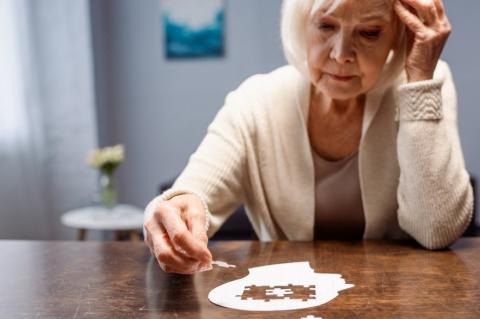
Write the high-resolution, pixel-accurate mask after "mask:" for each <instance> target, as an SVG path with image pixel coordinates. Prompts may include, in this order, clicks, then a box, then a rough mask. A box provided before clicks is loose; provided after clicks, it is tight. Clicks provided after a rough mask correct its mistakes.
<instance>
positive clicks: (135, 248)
mask: <svg viewBox="0 0 480 319" xmlns="http://www.w3.org/2000/svg"><path fill="white" fill-rule="evenodd" d="M209 246H210V249H211V251H212V253H213V255H214V258H215V259H219V260H224V261H227V262H228V263H230V264H235V265H237V267H236V268H229V269H224V268H220V267H216V266H215V267H214V269H213V270H211V271H208V272H204V273H198V274H195V275H192V276H185V275H176V274H167V273H164V272H162V271H161V269H160V268H159V267H158V266H157V264H156V262H155V260H154V259H152V258H151V257H150V252H149V250H148V249H147V248H146V246H145V245H144V244H143V243H139V242H94V241H87V242H73V241H72V242H48V241H45V242H41V241H0V256H1V257H0V258H1V262H0V318H162V319H163V318H165V319H168V318H181V319H184V318H208V319H215V318H235V319H239V318H298V319H300V318H301V317H304V316H307V315H314V316H316V317H322V318H323V319H329V318H480V267H479V266H480V238H462V239H460V240H459V241H458V242H457V243H456V244H455V245H453V246H452V247H451V248H450V249H448V250H443V251H428V250H424V249H422V248H420V247H419V246H417V245H416V244H414V243H395V242H384V241H358V242H340V241H325V242H286V241H279V242H272V243H261V242H256V241H235V242H211V243H210V244H209ZM293 261H309V262H310V265H311V266H312V267H313V268H314V269H315V271H317V272H323V273H340V274H342V275H343V277H344V278H345V280H346V282H347V283H353V284H354V285H355V287H354V288H351V289H347V290H345V291H342V292H340V294H339V296H338V297H337V298H335V299H334V300H333V301H331V302H329V303H327V304H324V305H321V306H319V307H315V308H309V309H303V310H294V311H276V312H248V311H240V310H232V309H227V308H222V307H219V306H216V305H214V304H212V303H210V302H209V301H208V298H207V295H208V292H209V291H210V290H211V289H213V288H214V287H216V286H219V285H221V284H223V283H225V282H228V281H231V280H235V279H239V278H242V277H244V276H246V275H247V274H248V268H251V267H255V266H261V265H268V264H275V263H283V262H293Z"/></svg>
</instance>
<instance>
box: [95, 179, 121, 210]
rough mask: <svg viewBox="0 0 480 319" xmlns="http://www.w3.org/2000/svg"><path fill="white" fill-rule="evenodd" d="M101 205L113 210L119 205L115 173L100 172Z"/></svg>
mask: <svg viewBox="0 0 480 319" xmlns="http://www.w3.org/2000/svg"><path fill="white" fill-rule="evenodd" d="M99 184H100V185H99V186H100V204H101V205H102V206H104V207H106V208H109V209H110V208H113V207H114V206H115V205H116V204H117V190H116V188H115V179H114V174H113V172H110V173H107V172H102V171H101V172H100V179H99Z"/></svg>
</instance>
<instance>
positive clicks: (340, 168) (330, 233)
mask: <svg viewBox="0 0 480 319" xmlns="http://www.w3.org/2000/svg"><path fill="white" fill-rule="evenodd" d="M312 154H313V162H314V166H315V239H362V238H363V231H364V228H365V217H364V214H363V205H362V195H361V191H360V181H359V176H358V152H357V153H355V154H353V155H351V156H349V157H347V158H345V159H342V160H340V161H334V162H331V161H327V160H325V159H324V158H322V157H320V156H319V155H318V154H317V153H316V152H315V151H313V150H312Z"/></svg>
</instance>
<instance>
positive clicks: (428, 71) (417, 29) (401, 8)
mask: <svg viewBox="0 0 480 319" xmlns="http://www.w3.org/2000/svg"><path fill="white" fill-rule="evenodd" d="M394 8H395V11H396V13H397V15H398V16H399V18H400V20H401V21H402V22H403V23H404V24H405V25H406V26H407V43H408V44H407V57H406V62H405V70H406V72H407V77H408V81H409V82H415V81H423V80H430V79H432V78H433V72H434V71H435V67H436V65H437V62H438V59H439V58H440V55H441V54H442V51H443V47H444V46H445V43H446V42H447V39H448V36H449V35H450V32H451V30H452V28H451V25H450V22H449V21H448V18H447V16H446V14H445V8H444V7H443V4H442V1H441V0H397V1H396V2H395V6H394Z"/></svg>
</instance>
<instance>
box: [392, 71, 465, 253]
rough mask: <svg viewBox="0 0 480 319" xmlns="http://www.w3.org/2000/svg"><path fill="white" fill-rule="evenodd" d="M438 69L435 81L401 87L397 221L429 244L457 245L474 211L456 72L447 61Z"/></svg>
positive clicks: (399, 95) (436, 246)
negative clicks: (459, 125)
mask: <svg viewBox="0 0 480 319" xmlns="http://www.w3.org/2000/svg"><path fill="white" fill-rule="evenodd" d="M435 73H436V75H435V77H434V79H433V80H428V81H421V82H415V83H407V84H403V85H401V86H400V87H399V88H398V91H397V97H398V99H397V101H398V113H397V120H398V121H399V131H398V137H397V151H398V160H399V165H400V181H399V187H398V192H397V197H398V205H399V208H398V220H399V224H400V227H401V228H402V229H403V230H404V231H406V232H407V233H408V234H410V235H411V236H412V237H413V238H415V239H416V240H417V241H418V242H419V243H420V244H421V245H423V246H424V247H426V248H428V249H440V248H444V247H447V246H449V245H450V244H452V243H453V242H454V241H455V240H456V239H458V238H459V237H460V236H461V235H462V233H463V232H464V231H465V230H466V228H467V227H468V224H469V222H470V219H471V216H472V212H473V192H472V188H471V185H470V182H469V176H468V173H467V172H466V170H465V164H464V159H463V154H462V149H461V145H460V139H459V134H458V129H457V98H456V92H455V87H454V84H453V80H452V75H451V73H450V70H449V68H448V66H447V65H446V64H445V63H444V62H439V67H438V68H437V71H436V72H435Z"/></svg>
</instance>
